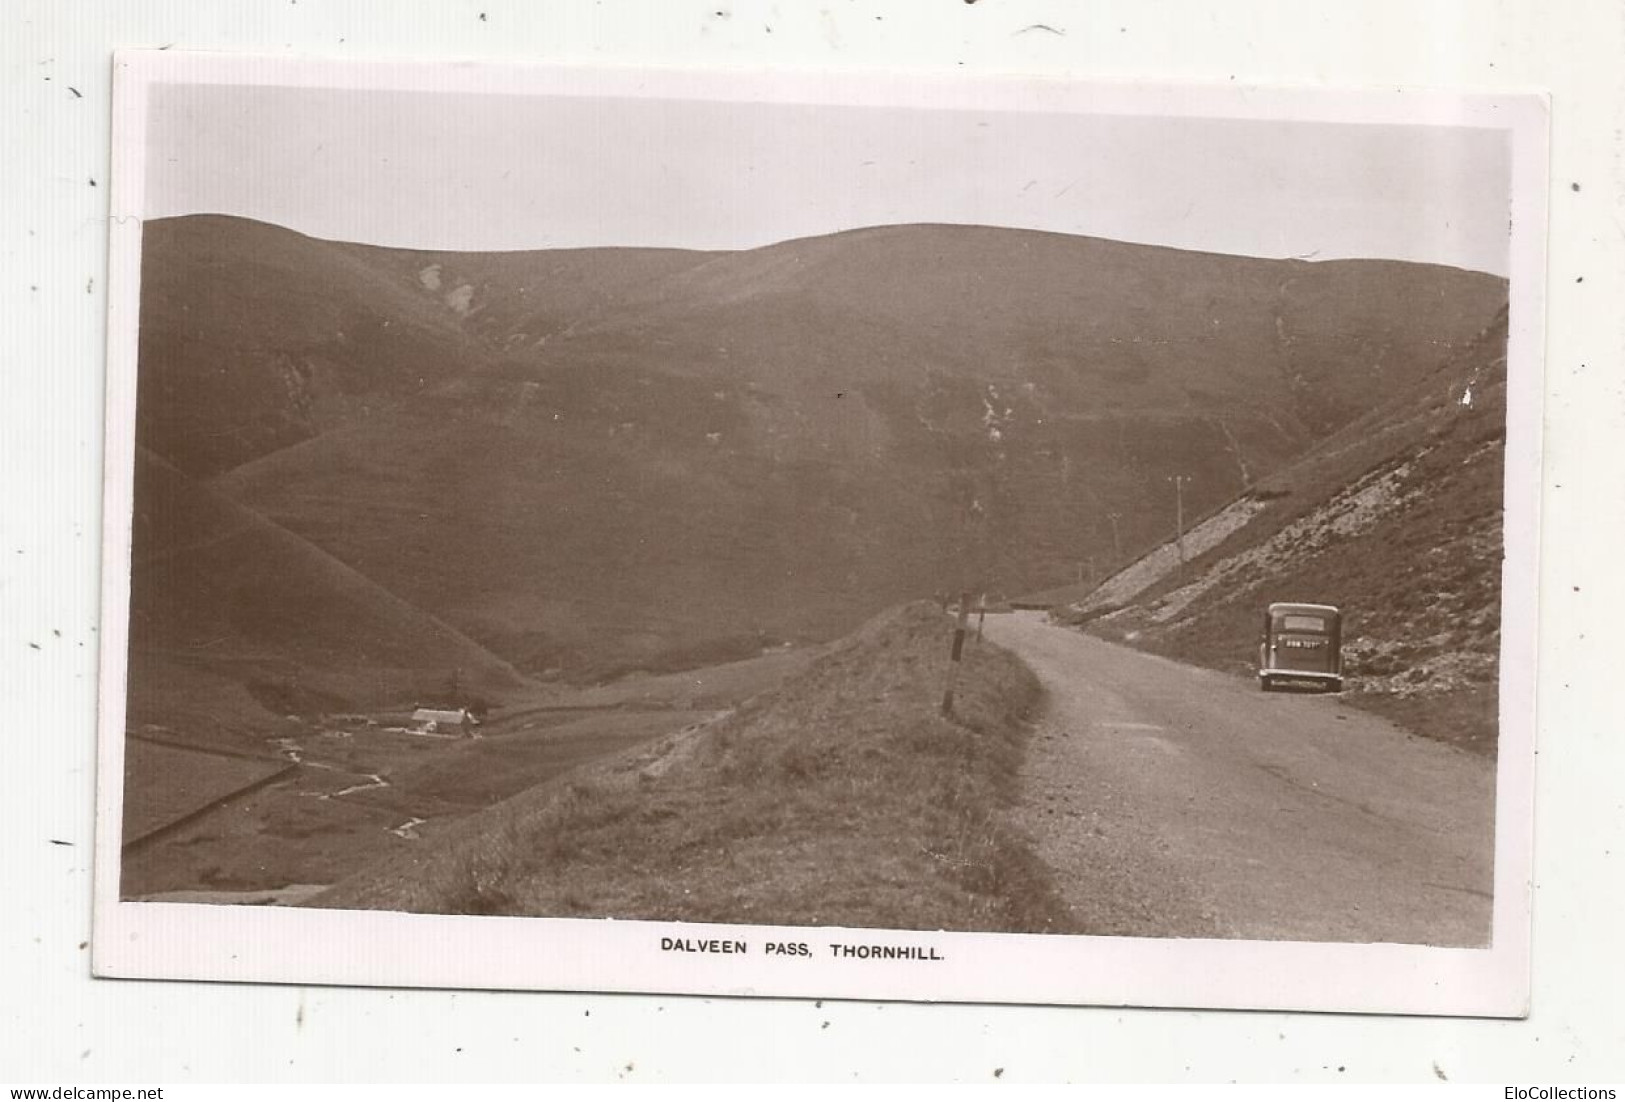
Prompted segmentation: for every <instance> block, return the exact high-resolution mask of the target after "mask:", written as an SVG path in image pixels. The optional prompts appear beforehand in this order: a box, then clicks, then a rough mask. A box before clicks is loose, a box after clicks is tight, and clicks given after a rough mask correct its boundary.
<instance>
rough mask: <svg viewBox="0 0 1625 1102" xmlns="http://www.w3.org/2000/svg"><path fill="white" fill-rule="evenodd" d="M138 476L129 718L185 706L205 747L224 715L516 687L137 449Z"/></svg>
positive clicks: (402, 609)
mask: <svg viewBox="0 0 1625 1102" xmlns="http://www.w3.org/2000/svg"><path fill="white" fill-rule="evenodd" d="M135 476H136V487H135V500H136V511H135V517H134V528H133V532H132V553H131V593H130V653H131V665H132V670H133V671H134V672H133V673H132V677H131V696H130V719H131V722H132V723H142V722H155V723H163V724H164V725H165V726H169V727H173V726H175V723H176V720H177V718H183V719H184V717H186V716H190V717H192V718H193V719H195V720H197V721H198V725H199V726H200V732H199V733H200V734H201V736H202V739H201V740H202V741H203V742H205V743H213V742H215V741H217V740H216V738H215V737H214V731H213V729H212V727H213V726H214V725H218V723H219V721H220V720H221V719H222V718H225V717H231V721H232V724H234V726H235V728H236V729H238V730H241V731H249V730H251V729H253V728H254V727H255V725H256V723H259V722H263V721H268V720H270V719H273V718H276V717H280V716H281V715H282V714H283V713H286V712H290V711H307V710H314V709H320V708H334V709H347V708H354V707H356V706H358V705H359V704H360V703H362V702H376V701H379V700H388V701H393V702H401V701H407V702H409V701H410V700H411V699H412V698H413V696H414V695H415V694H416V693H418V692H429V693H434V692H441V691H443V690H444V689H445V687H446V686H447V685H448V684H450V683H452V682H455V683H456V684H457V687H458V691H459V692H461V693H464V694H466V695H468V696H470V697H473V696H482V695H499V694H501V693H502V692H504V691H507V690H512V689H514V688H516V687H518V685H519V684H520V679H519V677H518V676H517V675H516V674H515V672H514V671H513V669H512V668H511V667H509V666H508V665H507V664H506V663H505V662H503V661H501V660H500V659H498V658H496V657H495V656H493V655H491V654H490V653H489V652H487V651H485V650H484V649H482V648H481V647H479V646H478V645H477V644H475V643H473V642H472V641H470V640H469V639H467V638H466V637H464V636H462V635H460V634H459V633H458V632H456V631H455V630H453V629H451V628H449V627H448V626H446V625H445V624H443V623H440V622H439V621H437V620H435V619H433V618H432V617H429V616H426V615H424V614H423V613H422V612H419V611H418V610H417V609H415V608H412V607H411V606H409V605H407V604H406V603H405V602H403V601H401V600H400V599H399V598H397V597H395V596H393V595H391V594H390V593H387V592H385V591H384V590H383V589H381V588H379V587H378V586H377V585H376V584H374V583H373V582H371V581H369V580H368V579H366V578H365V577H363V576H361V575H360V574H358V573H356V572H355V571H354V570H352V569H351V568H350V567H348V566H345V565H344V564H343V563H340V562H339V561H337V560H336V559H334V558H332V557H331V556H329V555H327V554H325V553H324V552H322V551H320V550H319V549H317V548H315V547H313V546H311V545H310V544H308V543H306V542H305V541H304V540H302V539H300V538H299V537H298V536H295V535H294V534H292V533H291V532H288V531H286V530H284V529H282V528H279V527H278V526H277V525H275V524H272V523H271V522H269V521H267V520H265V519H264V518H263V517H260V516H258V515H256V514H254V513H253V512H252V511H250V510H248V509H246V508H244V507H243V506H241V505H238V504H236V503H234V502H231V501H228V500H226V499H224V498H222V497H220V496H219V495H217V494H215V493H213V492H211V491H210V490H208V489H207V488H206V487H204V486H201V485H199V484H198V483H197V482H195V481H194V480H192V479H191V478H190V477H188V476H187V475H186V474H184V473H183V472H181V471H179V470H178V469H176V468H175V467H173V466H171V465H170V464H169V463H167V462H165V461H164V460H162V459H160V458H158V457H157V456H155V455H153V454H152V453H150V452H147V451H146V450H144V449H140V450H138V452H137V457H136V472H135ZM250 701H253V702H254V703H250ZM182 726H186V723H185V722H183V723H182Z"/></svg>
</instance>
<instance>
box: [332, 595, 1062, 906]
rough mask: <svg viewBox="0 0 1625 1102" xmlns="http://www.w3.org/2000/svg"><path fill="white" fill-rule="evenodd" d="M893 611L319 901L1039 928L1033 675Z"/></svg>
mask: <svg viewBox="0 0 1625 1102" xmlns="http://www.w3.org/2000/svg"><path fill="white" fill-rule="evenodd" d="M951 632H952V627H951V622H950V621H948V620H947V619H946V618H945V617H944V616H943V615H942V614H941V612H940V611H939V610H938V609H937V607H936V606H934V605H932V604H929V603H924V602H922V603H916V604H911V605H907V606H903V607H900V608H897V609H893V610H891V611H888V612H886V613H884V614H882V615H880V616H878V617H876V618H875V619H874V620H871V621H870V622H869V623H867V624H865V625H864V626H863V627H862V628H860V629H859V630H858V631H856V632H854V633H853V634H852V635H851V636H849V637H847V638H846V639H844V640H842V641H841V642H839V643H838V644H835V645H834V646H833V647H832V648H831V649H830V651H829V653H828V654H826V655H825V656H823V657H822V658H820V659H819V660H818V661H816V662H814V663H813V664H812V665H811V666H810V667H809V668H808V669H807V670H805V671H803V672H802V673H800V674H798V675H796V676H793V677H792V678H791V679H790V680H789V681H787V682H785V683H784V685H782V686H781V687H780V688H779V689H777V690H775V691H773V692H770V693H766V694H763V695H762V696H759V697H757V698H755V699H753V700H751V701H749V702H747V703H746V704H744V705H743V706H741V707H740V708H738V709H737V710H736V711H734V712H733V713H731V714H730V715H728V716H726V717H724V718H722V719H720V720H718V721H715V722H713V723H710V724H707V725H704V726H702V727H698V728H694V729H690V730H687V731H684V732H680V733H677V734H674V735H672V736H668V737H666V738H662V739H659V740H656V741H655V742H654V743H652V744H650V745H649V746H647V747H643V748H640V749H639V750H637V751H634V752H631V753H628V754H625V755H622V756H619V757H617V758H615V759H612V760H610V761H607V762H603V763H598V764H595V765H593V766H590V767H588V768H586V769H583V770H580V771H577V772H576V773H573V774H570V775H569V776H567V777H564V778H560V779H559V780H557V781H554V782H549V783H548V784H545V785H542V786H539V787H537V788H533V789H530V790H528V791H526V792H524V793H521V794H519V795H518V796H515V797H513V798H512V799H510V800H507V801H505V802H504V803H502V804H499V805H497V806H495V807H493V808H491V809H489V810H488V811H486V812H484V813H482V814H480V815H477V816H475V817H473V818H471V819H470V820H468V821H467V822H465V823H462V824H459V826H458V827H457V828H456V829H455V830H454V831H452V832H448V834H447V835H445V836H443V837H442V838H441V839H440V840H439V841H438V842H437V843H434V844H431V845H426V846H425V848H424V849H423V850H422V851H420V852H418V853H415V854H410V855H406V854H403V855H399V856H397V857H396V858H393V859H391V860H390V861H388V862H386V863H384V864H381V865H380V866H378V867H376V868H374V869H370V870H367V871H366V872H364V873H361V874H359V875H357V876H355V877H352V878H350V879H349V880H347V881H345V882H343V883H340V884H339V885H337V886H336V887H335V888H334V889H333V890H332V891H330V892H327V893H325V894H324V895H323V896H321V897H319V898H318V899H316V900H315V901H313V902H314V904H315V905H318V906H331V907H364V908H376V909H388V910H406V911H422V912H432V913H488V914H526V915H546V916H575V917H616V918H627V919H633V918H636V919H665V920H679V921H696V922H701V921H703V922H718V921H725V922H748V923H768V924H788V925H850V926H869V927H892V928H916V929H965V930H989V931H1012V930H1025V931H1042V930H1052V929H1053V930H1057V931H1059V930H1061V929H1063V928H1064V924H1065V921H1066V920H1065V918H1064V917H1063V916H1064V915H1065V910H1064V907H1063V906H1062V905H1061V903H1060V901H1059V897H1058V896H1057V894H1056V892H1055V889H1054V886H1053V885H1052V883H1051V882H1050V878H1049V873H1048V871H1047V869H1046V868H1045V866H1044V865H1043V864H1042V863H1041V862H1040V861H1039V860H1038V859H1037V858H1036V857H1035V856H1034V854H1033V851H1032V849H1031V847H1030V843H1029V841H1028V839H1026V838H1025V837H1024V836H1022V835H1021V834H1019V832H1017V831H1015V830H1014V829H1012V828H1011V827H1010V826H1009V825H1008V823H1007V821H1006V818H1005V815H1006V810H1007V808H1008V807H1009V805H1010V803H1011V801H1012V800H1013V798H1014V795H1015V789H1016V786H1017V782H1018V775H1019V770H1020V766H1021V762H1022V759H1023V756H1024V754H1025V752H1026V742H1027V738H1028V727H1027V725H1026V723H1025V718H1026V716H1027V715H1028V713H1029V712H1030V710H1031V709H1032V707H1033V706H1034V705H1035V704H1036V702H1037V700H1038V697H1039V694H1040V688H1039V684H1038V681H1037V679H1036V678H1035V677H1034V676H1033V674H1032V673H1031V671H1029V670H1028V669H1027V668H1026V667H1025V666H1024V665H1023V664H1022V663H1021V662H1020V661H1019V660H1018V659H1016V658H1015V657H1013V656H1012V655H1010V654H1008V653H1007V652H1005V651H1003V650H1000V649H998V648H996V647H994V646H992V645H991V644H988V643H983V644H972V645H969V646H967V647H966V651H965V661H964V664H963V667H962V669H961V674H960V678H959V683H958V686H957V690H956V694H955V709H954V716H953V717H952V718H951V719H950V718H945V717H943V716H942V715H940V714H939V712H938V704H939V702H940V699H941V693H942V687H943V679H944V677H945V675H946V672H947V651H948V646H947V644H948V640H949V638H950V637H951Z"/></svg>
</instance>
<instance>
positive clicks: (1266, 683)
mask: <svg viewBox="0 0 1625 1102" xmlns="http://www.w3.org/2000/svg"><path fill="white" fill-rule="evenodd" d="M1258 687H1259V688H1260V689H1261V690H1263V691H1264V692H1266V693H1273V692H1274V691H1275V679H1274V678H1273V677H1260V678H1259V679H1258Z"/></svg>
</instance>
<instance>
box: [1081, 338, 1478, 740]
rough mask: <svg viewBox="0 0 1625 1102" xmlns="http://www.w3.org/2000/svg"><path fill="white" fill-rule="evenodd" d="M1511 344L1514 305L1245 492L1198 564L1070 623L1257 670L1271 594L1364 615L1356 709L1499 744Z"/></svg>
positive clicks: (1110, 599)
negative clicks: (1238, 517)
mask: <svg viewBox="0 0 1625 1102" xmlns="http://www.w3.org/2000/svg"><path fill="white" fill-rule="evenodd" d="M1506 337H1507V329H1506V315H1505V313H1504V312H1503V313H1502V314H1501V315H1500V316H1499V317H1498V318H1497V319H1495V321H1494V322H1493V323H1492V324H1491V325H1489V326H1487V327H1486V329H1485V330H1484V331H1483V332H1482V333H1481V334H1480V335H1479V336H1478V337H1477V338H1476V339H1475V340H1474V341H1472V342H1470V343H1469V344H1467V345H1466V346H1465V347H1463V348H1462V349H1460V350H1459V351H1458V352H1457V353H1456V354H1455V355H1453V356H1452V357H1450V358H1449V359H1447V360H1446V361H1444V362H1442V363H1440V364H1438V365H1436V366H1435V367H1434V368H1433V369H1432V370H1430V371H1427V372H1423V373H1421V374H1420V375H1419V376H1418V377H1417V378H1416V379H1414V380H1413V381H1411V382H1410V384H1409V385H1407V386H1405V387H1403V388H1401V389H1399V390H1398V391H1397V392H1396V393H1395V394H1394V396H1393V397H1392V399H1391V400H1390V401H1388V402H1386V403H1384V404H1382V405H1381V406H1380V407H1379V408H1377V409H1375V410H1373V411H1372V412H1371V413H1369V414H1367V415H1366V416H1364V417H1362V418H1360V419H1358V420H1356V421H1355V422H1353V423H1351V424H1350V425H1349V426H1348V427H1347V428H1345V429H1344V430H1343V431H1341V432H1339V433H1337V434H1334V435H1333V436H1331V437H1330V438H1328V439H1327V440H1326V441H1325V442H1324V443H1323V444H1321V445H1320V446H1318V447H1316V448H1315V449H1313V450H1312V451H1311V452H1309V453H1308V454H1307V455H1306V456H1304V457H1303V458H1302V459H1301V460H1299V461H1297V462H1295V463H1293V464H1291V465H1289V466H1287V467H1286V468H1285V469H1283V470H1281V471H1278V472H1276V473H1275V474H1273V475H1271V476H1270V477H1268V478H1266V479H1264V480H1262V481H1260V483H1259V484H1258V485H1257V486H1255V487H1254V488H1253V489H1252V490H1251V491H1249V493H1248V494H1247V495H1246V497H1245V499H1244V501H1245V503H1246V505H1247V508H1246V509H1245V510H1244V512H1245V514H1246V517H1247V519H1246V521H1245V523H1244V524H1243V525H1241V526H1240V527H1237V528H1235V529H1234V530H1233V531H1231V532H1230V533H1229V534H1228V535H1227V537H1226V538H1225V539H1224V540H1223V541H1222V542H1220V543H1219V544H1217V546H1215V547H1213V548H1212V549H1211V550H1209V551H1207V552H1206V553H1204V554H1202V555H1200V556H1198V557H1196V558H1195V559H1194V560H1193V561H1192V562H1191V563H1190V564H1189V565H1188V566H1187V568H1186V569H1185V570H1184V572H1183V573H1181V572H1179V571H1177V570H1176V569H1171V567H1172V565H1173V559H1172V557H1171V556H1169V555H1167V554H1166V553H1165V554H1164V555H1163V560H1164V565H1163V567H1162V568H1161V569H1160V571H1152V572H1150V573H1147V572H1146V571H1144V570H1140V571H1136V570H1134V568H1130V570H1128V571H1125V572H1124V574H1123V575H1122V576H1120V578H1118V579H1112V580H1109V581H1108V582H1107V583H1106V584H1105V585H1103V586H1101V587H1100V588H1099V589H1098V590H1097V591H1096V592H1095V594H1094V595H1093V596H1092V597H1091V598H1088V599H1085V600H1084V601H1081V602H1079V603H1077V604H1076V605H1074V606H1073V607H1072V608H1071V609H1070V610H1068V611H1066V612H1064V613H1062V616H1063V618H1065V619H1071V620H1073V621H1076V622H1080V623H1084V624H1086V625H1087V627H1088V628H1089V630H1091V631H1096V632H1099V633H1101V634H1104V635H1107V636H1109V637H1114V638H1118V639H1122V640H1125V641H1128V642H1132V643H1134V644H1135V645H1137V646H1142V647H1145V648H1147V649H1150V650H1153V651H1157V652H1159V653H1163V654H1167V655H1170V656H1172V657H1176V658H1180V659H1183V660H1186V661H1193V662H1198V663H1201V664H1204V665H1209V666H1213V667H1215V668H1219V669H1227V670H1232V671H1234V672H1237V673H1250V672H1251V671H1252V669H1253V667H1254V662H1255V651H1256V646H1257V638H1258V621H1259V618H1260V617H1261V615H1262V612H1263V609H1264V606H1265V605H1266V604H1268V603H1269V602H1271V601H1278V600H1298V601H1315V602H1325V603H1331V604H1336V605H1339V606H1341V607H1343V608H1344V610H1345V612H1346V614H1347V617H1348V619H1347V622H1346V624H1345V629H1344V631H1345V635H1344V638H1345V657H1346V661H1347V668H1348V673H1349V675H1350V680H1349V688H1350V691H1351V693H1352V694H1354V695H1353V696H1352V697H1351V699H1352V700H1353V701H1354V702H1355V703H1358V704H1361V705H1362V706H1365V707H1370V708H1373V709H1375V710H1377V711H1380V712H1383V713H1384V714H1387V715H1389V716H1391V717H1393V718H1395V719H1397V720H1398V721H1400V722H1402V723H1404V724H1406V725H1407V726H1409V727H1411V728H1412V729H1414V730H1416V731H1418V732H1419V733H1422V734H1427V735H1430V736H1433V737H1437V738H1442V739H1445V740H1447V741H1451V742H1455V743H1457V744H1459V745H1463V746H1466V747H1468V748H1470V749H1474V750H1477V751H1480V752H1484V753H1491V752H1493V750H1494V748H1495V745H1496V708H1497V693H1496V685H1497V681H1498V670H1497V661H1498V654H1499V645H1500V584H1501V569H1500V567H1501V557H1502V527H1501V494H1502V464H1503V453H1504V445H1505V435H1506ZM1136 573H1138V574H1139V576H1140V581H1139V582H1138V583H1136V586H1143V588H1139V589H1138V591H1137V592H1133V593H1125V591H1124V588H1123V586H1122V579H1123V578H1126V577H1128V576H1129V575H1131V574H1136ZM1148 583H1149V584H1148ZM1120 606H1122V607H1120ZM1114 608H1116V609H1118V610H1117V611H1112V610H1113V609H1114Z"/></svg>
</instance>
